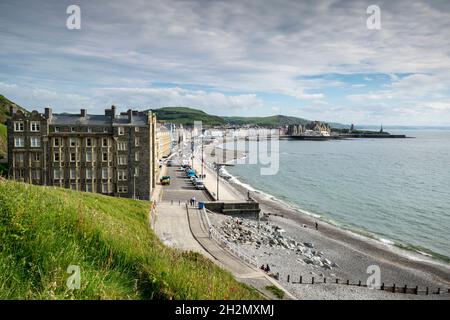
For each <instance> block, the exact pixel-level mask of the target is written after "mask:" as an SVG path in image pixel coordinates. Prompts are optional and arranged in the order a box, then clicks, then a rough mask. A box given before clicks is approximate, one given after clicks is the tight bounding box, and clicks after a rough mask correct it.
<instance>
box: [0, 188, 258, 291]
mask: <svg viewBox="0 0 450 320" xmlns="http://www.w3.org/2000/svg"><path fill="white" fill-rule="evenodd" d="M149 205H150V203H149V202H146V201H136V200H130V199H123V198H112V197H107V196H102V195H97V194H92V193H82V192H76V191H72V190H67V189H61V188H53V187H39V186H32V185H29V184H24V183H18V182H12V181H8V180H5V179H0V299H260V298H261V296H260V295H259V294H258V293H257V292H256V291H255V290H254V289H252V288H249V287H246V286H244V285H242V284H240V283H238V282H236V281H235V280H234V279H233V277H232V276H231V274H229V273H227V272H225V271H224V270H222V269H220V268H218V267H217V266H216V265H214V264H213V263H212V262H210V261H209V260H207V259H206V258H203V257H202V256H201V255H199V254H196V253H193V252H181V251H178V250H175V249H171V248H168V247H165V246H164V245H163V244H162V243H161V242H160V241H159V240H158V238H157V237H156V236H155V235H154V233H153V232H152V231H151V230H150V229H149V228H148V214H147V212H148V208H149ZM69 265H78V266H80V268H81V288H80V289H79V290H69V289H68V288H67V286H66V281H67V278H68V277H69V274H67V272H66V270H67V268H68V266H69Z"/></svg>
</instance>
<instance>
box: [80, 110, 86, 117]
mask: <svg viewBox="0 0 450 320" xmlns="http://www.w3.org/2000/svg"><path fill="white" fill-rule="evenodd" d="M80 115H81V117H82V118H86V109H81V112H80Z"/></svg>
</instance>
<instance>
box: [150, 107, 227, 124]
mask: <svg viewBox="0 0 450 320" xmlns="http://www.w3.org/2000/svg"><path fill="white" fill-rule="evenodd" d="M152 112H154V113H155V114H156V118H157V119H158V120H159V121H161V120H163V121H167V122H171V123H177V124H183V125H193V124H194V121H202V123H203V124H205V125H211V126H213V125H221V124H225V121H224V119H223V118H222V117H219V116H213V115H209V114H207V113H206V112H203V111H201V110H197V109H192V108H185V107H166V108H160V109H152Z"/></svg>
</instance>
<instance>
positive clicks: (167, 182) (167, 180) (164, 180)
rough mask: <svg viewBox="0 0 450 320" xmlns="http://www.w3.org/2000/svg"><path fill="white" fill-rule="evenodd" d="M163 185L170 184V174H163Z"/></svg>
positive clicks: (161, 180)
mask: <svg viewBox="0 0 450 320" xmlns="http://www.w3.org/2000/svg"><path fill="white" fill-rule="evenodd" d="M159 181H160V182H161V184H162V185H169V184H170V176H163V177H162V178H161V179H160V180H159Z"/></svg>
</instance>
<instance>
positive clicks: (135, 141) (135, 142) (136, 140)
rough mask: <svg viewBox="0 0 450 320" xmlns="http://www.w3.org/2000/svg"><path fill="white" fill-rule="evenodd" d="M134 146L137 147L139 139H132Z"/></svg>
mask: <svg viewBox="0 0 450 320" xmlns="http://www.w3.org/2000/svg"><path fill="white" fill-rule="evenodd" d="M134 145H135V146H136V147H138V146H139V138H134Z"/></svg>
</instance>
